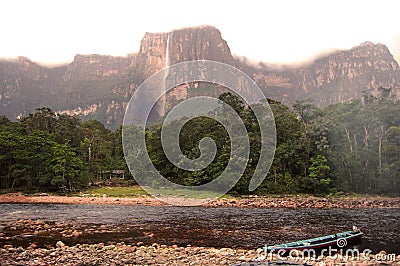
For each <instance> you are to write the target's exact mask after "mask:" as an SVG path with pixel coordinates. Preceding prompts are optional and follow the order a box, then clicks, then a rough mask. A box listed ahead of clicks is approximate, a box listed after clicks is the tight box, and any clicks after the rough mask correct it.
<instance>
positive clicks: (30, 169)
mask: <svg viewBox="0 0 400 266" xmlns="http://www.w3.org/2000/svg"><path fill="white" fill-rule="evenodd" d="M219 98H220V99H221V100H222V101H224V102H226V103H228V104H229V105H230V106H231V107H232V108H233V109H234V110H235V111H236V112H237V113H238V114H239V116H240V117H241V119H242V121H243V122H244V124H245V126H246V129H247V132H248V135H249V140H250V145H251V149H250V159H249V160H248V163H247V168H246V170H245V172H244V174H243V175H242V177H241V179H240V180H239V182H238V183H237V184H236V186H235V187H234V188H233V189H232V190H231V193H235V194H248V193H250V192H249V191H248V183H249V180H250V178H251V176H252V173H253V171H254V168H255V166H256V165H257V163H258V155H259V152H260V145H261V143H260V129H259V127H258V124H257V120H256V119H255V116H254V114H253V113H252V111H251V108H250V107H248V106H246V105H245V104H244V103H243V102H242V101H241V100H240V98H238V97H237V96H235V95H233V94H230V93H224V94H221V95H220V97H219ZM267 100H268V102H269V105H270V107H271V109H272V112H273V114H274V118H275V124H276V133H277V145H276V151H275V157H274V161H273V163H272V166H271V168H270V171H269V173H268V175H267V177H266V178H265V180H264V182H263V183H262V185H261V186H260V187H259V188H258V189H257V190H256V191H255V192H253V193H258V194H266V193H308V194H314V195H323V194H328V193H336V192H340V191H342V192H356V193H370V194H389V195H398V194H400V149H399V148H400V103H399V102H398V101H397V100H396V99H395V98H394V97H393V96H392V93H391V90H390V89H385V88H380V89H379V94H378V95H377V96H372V95H370V94H368V93H365V94H364V96H363V98H362V99H361V100H353V101H351V102H347V103H341V104H336V105H331V106H328V107H326V108H324V109H319V108H317V107H316V106H315V105H313V103H312V101H311V100H309V99H306V100H299V101H296V102H295V103H294V104H293V106H292V108H289V107H287V106H285V105H283V104H281V103H279V102H277V101H274V100H270V99H267ZM160 132H161V125H160V124H152V125H151V126H149V127H148V129H147V132H146V143H147V149H148V153H149V156H150V158H151V160H152V161H153V164H154V165H155V167H156V168H157V169H158V170H159V172H160V173H161V174H162V175H163V176H165V177H166V178H168V179H169V180H171V181H174V182H176V183H179V184H184V185H199V184H203V183H206V182H209V181H210V180H213V179H214V178H216V177H217V176H219V174H220V173H222V171H223V170H224V169H225V167H226V165H227V163H228V161H229V157H230V152H231V151H230V140H229V137H228V134H227V132H226V131H225V129H224V127H223V126H222V125H221V124H219V123H218V122H217V121H215V120H213V119H210V118H206V117H198V118H195V119H192V120H190V121H189V122H188V123H187V124H186V125H185V126H184V127H183V128H182V130H181V132H180V140H179V141H180V146H181V147H180V148H181V149H182V151H183V153H184V154H185V155H186V156H187V157H189V158H192V159H193V158H197V157H198V156H199V155H200V151H199V149H198V143H199V141H200V140H201V139H202V138H204V137H211V138H212V139H214V141H215V142H216V145H217V147H218V151H217V154H216V156H215V158H214V160H213V162H212V163H211V164H210V165H209V166H207V167H206V168H204V169H202V170H199V171H194V172H190V171H185V170H182V169H179V168H178V167H176V166H175V165H173V164H172V163H170V162H169V161H168V159H167V158H166V156H165V154H164V152H163V149H162V145H161V141H160ZM121 138H122V128H119V129H117V130H115V131H110V130H109V129H107V128H106V127H105V126H104V125H103V124H101V123H100V122H98V121H96V120H90V121H82V120H80V119H79V118H77V117H72V116H68V115H65V114H56V113H54V112H53V111H52V110H50V109H49V108H39V109H37V110H36V112H35V113H33V114H30V115H29V116H26V117H23V118H21V119H19V120H18V121H16V122H13V121H10V120H9V119H8V118H6V117H4V116H2V117H0V189H1V190H2V191H28V192H41V191H57V192H64V193H65V192H73V191H77V190H82V189H85V188H87V187H88V186H90V185H91V184H95V183H96V182H99V181H101V180H104V179H107V178H109V177H110V176H112V175H113V174H114V173H120V171H115V170H125V174H124V178H126V179H132V176H131V175H130V173H129V170H128V168H127V166H126V162H125V159H124V154H123V148H122V143H121ZM118 176H120V175H118Z"/></svg>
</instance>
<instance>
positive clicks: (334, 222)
mask: <svg viewBox="0 0 400 266" xmlns="http://www.w3.org/2000/svg"><path fill="white" fill-rule="evenodd" d="M0 214H1V215H0V223H3V224H4V223H5V222H10V221H15V220H19V219H41V220H45V221H54V222H61V221H76V222H79V223H81V224H91V225H100V224H102V225H109V226H114V227H117V228H118V229H120V232H121V233H115V232H114V233H113V234H108V235H104V234H103V235H100V236H99V235H97V236H96V235H92V236H93V237H90V236H87V235H86V236H85V238H84V239H82V238H81V239H77V240H76V241H77V242H82V241H84V242H87V243H96V242H106V241H108V242H120V241H125V242H127V243H128V242H133V243H136V242H137V241H141V242H144V243H146V244H151V243H159V244H167V245H171V244H177V245H188V244H190V245H192V246H210V247H231V248H251V249H253V248H257V247H262V246H264V245H271V244H276V243H281V242H288V241H295V240H301V239H305V238H310V237H316V236H320V235H325V234H333V233H337V232H340V231H346V230H349V229H351V227H352V226H353V225H357V226H358V227H359V228H360V229H361V230H362V231H363V232H364V237H363V239H362V242H361V244H359V246H358V248H359V249H360V250H362V249H366V248H368V249H371V250H372V251H373V252H379V251H380V250H385V251H387V252H390V253H393V252H394V253H397V254H399V253H400V222H399V221H400V209H284V208H273V209H268V208H267V209H266V208H209V207H207V208H206V207H171V206H122V205H67V204H66V205H60V204H0ZM149 235H150V236H149ZM71 244H74V243H71Z"/></svg>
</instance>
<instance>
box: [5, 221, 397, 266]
mask: <svg viewBox="0 0 400 266" xmlns="http://www.w3.org/2000/svg"><path fill="white" fill-rule="evenodd" d="M120 230H121V228H120V227H115V226H112V225H92V224H81V223H79V222H76V221H66V222H47V221H43V220H18V221H13V222H8V223H3V224H2V225H1V231H0V232H1V233H0V240H1V242H0V243H2V244H0V265H232V264H240V263H245V262H268V261H279V260H290V261H292V262H296V263H301V264H304V263H307V264H308V265H336V264H341V265H380V264H382V263H384V264H385V265H387V264H392V265H400V255H397V256H396V255H393V254H386V252H384V251H381V252H380V253H379V254H365V255H364V254H360V255H359V256H357V257H354V256H350V257H346V256H345V255H344V254H343V255H332V256H331V257H328V256H325V257H323V256H319V257H308V256H303V255H302V253H300V252H293V253H291V254H290V255H291V256H290V257H285V258H281V257H279V256H278V255H277V254H272V255H271V254H265V253H264V251H263V250H262V249H261V248H258V249H243V248H213V247H202V246H192V245H185V246H178V245H165V244H159V243H151V244H149V243H146V244H145V243H143V242H116V243H114V242H110V241H108V242H106V241H104V240H103V241H102V240H101V239H98V240H99V241H98V242H96V243H78V244H76V242H79V238H80V237H85V238H90V237H91V236H93V235H97V234H102V233H115V234H116V233H118V232H119V231H120ZM40 236H42V237H46V236H51V238H49V239H50V241H46V242H39V241H38V240H40V239H41V238H40ZM150 237H151V236H150ZM10 243H13V244H10ZM68 243H75V244H68ZM247 265H251V264H247ZM253 265H255V264H253Z"/></svg>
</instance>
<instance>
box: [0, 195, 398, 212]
mask: <svg viewBox="0 0 400 266" xmlns="http://www.w3.org/2000/svg"><path fill="white" fill-rule="evenodd" d="M0 203H56V204H121V205H150V206H160V205H166V203H164V202H163V201H160V200H158V199H155V198H153V197H150V196H142V197H134V198H129V197H122V198H115V197H90V196H88V197H67V196H53V195H46V196H24V195H22V194H20V193H13V194H3V195H0ZM204 206H208V207H254V208H350V209H352V208H400V197H379V196H369V197H368V196H366V197H314V196H308V197H306V196H280V197H271V196H269V197H257V196H254V197H249V198H232V199H226V198H222V199H219V200H214V201H211V202H209V203H207V204H205V205H204Z"/></svg>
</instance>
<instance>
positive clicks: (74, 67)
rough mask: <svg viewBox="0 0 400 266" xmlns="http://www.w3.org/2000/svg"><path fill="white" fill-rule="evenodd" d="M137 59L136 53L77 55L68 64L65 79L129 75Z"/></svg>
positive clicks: (93, 78)
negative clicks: (120, 55) (124, 55)
mask: <svg viewBox="0 0 400 266" xmlns="http://www.w3.org/2000/svg"><path fill="white" fill-rule="evenodd" d="M135 61H136V54H132V55H129V56H127V57H117V56H105V55H97V54H92V55H76V56H75V58H74V61H73V62H72V63H71V64H69V65H68V66H67V70H66V72H65V74H64V75H63V81H81V80H105V79H108V78H110V77H121V76H127V75H129V74H130V73H131V71H132V67H133V65H134V64H135Z"/></svg>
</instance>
